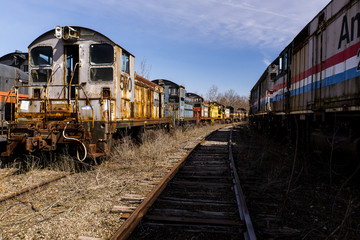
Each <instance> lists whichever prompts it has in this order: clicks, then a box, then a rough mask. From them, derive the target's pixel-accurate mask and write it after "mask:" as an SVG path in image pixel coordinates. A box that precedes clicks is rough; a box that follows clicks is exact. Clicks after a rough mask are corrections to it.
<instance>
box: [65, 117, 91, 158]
mask: <svg viewBox="0 0 360 240" xmlns="http://www.w3.org/2000/svg"><path fill="white" fill-rule="evenodd" d="M70 122H71V121H68V122H67V123H66V125H65V127H64V130H63V137H64V139H68V140H73V141H77V142H79V143H81V145H82V146H83V148H84V152H85V154H84V157H83V158H82V159H80V157H79V151H77V153H76V157H77V159H78V160H79V161H80V162H83V161H84V160H85V159H86V157H87V149H86V147H85V144H84V143H83V142H81V141H80V140H79V139H77V138H72V137H67V136H65V130H66V128H67V126H68V125H69V123H70Z"/></svg>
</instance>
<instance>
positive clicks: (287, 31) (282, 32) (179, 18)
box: [102, 0, 329, 48]
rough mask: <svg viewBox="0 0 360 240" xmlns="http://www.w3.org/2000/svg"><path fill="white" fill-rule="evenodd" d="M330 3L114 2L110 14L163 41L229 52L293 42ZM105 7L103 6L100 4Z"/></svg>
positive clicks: (110, 2) (111, 0)
mask: <svg viewBox="0 0 360 240" xmlns="http://www.w3.org/2000/svg"><path fill="white" fill-rule="evenodd" d="M328 1H329V0H319V1H315V2H314V1H312V0H303V1H287V0H276V1H263V0H252V1H245V0H242V1H238V0H236V1H235V0H197V1H193V0H182V1H168V0H157V1H155V0H148V1H143V0H133V1H121V4H119V3H117V2H116V1H114V0H108V1H107V2H105V4H107V5H108V6H110V7H113V6H114V5H118V7H115V8H113V9H126V10H128V11H131V12H132V13H133V14H135V16H134V19H136V21H141V20H142V21H143V22H144V23H147V24H152V25H156V26H158V28H157V30H155V31H158V32H157V34H162V35H163V36H164V37H166V38H174V39H188V40H191V41H201V42H207V43H216V44H221V45H231V46H233V47H239V48H241V47H247V46H256V47H260V48H261V47H264V48H268V47H278V46H283V45H285V44H287V43H289V42H290V41H291V39H293V37H295V35H296V34H297V33H298V32H299V31H300V30H301V29H302V28H303V27H304V26H305V25H306V24H307V23H308V22H309V21H310V20H311V19H312V18H313V17H314V16H315V15H316V14H317V13H318V12H319V11H320V10H321V9H322V8H323V7H325V5H326V4H327V3H328ZM102 2H103V1H102Z"/></svg>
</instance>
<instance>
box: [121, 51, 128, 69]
mask: <svg viewBox="0 0 360 240" xmlns="http://www.w3.org/2000/svg"><path fill="white" fill-rule="evenodd" d="M121 69H122V71H123V72H126V73H130V68H129V54H128V53H125V52H123V54H122V68H121Z"/></svg>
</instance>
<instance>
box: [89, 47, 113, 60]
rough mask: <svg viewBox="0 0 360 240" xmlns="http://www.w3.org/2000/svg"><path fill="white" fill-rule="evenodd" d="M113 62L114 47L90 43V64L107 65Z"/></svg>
mask: <svg viewBox="0 0 360 240" xmlns="http://www.w3.org/2000/svg"><path fill="white" fill-rule="evenodd" d="M113 62H114V48H113V46H111V45H109V44H92V45H91V46H90V63H91V65H109V64H113Z"/></svg>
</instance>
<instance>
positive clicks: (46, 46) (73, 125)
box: [2, 26, 159, 159]
mask: <svg viewBox="0 0 360 240" xmlns="http://www.w3.org/2000/svg"><path fill="white" fill-rule="evenodd" d="M134 61H135V58H134V56H133V55H132V54H130V53H129V52H128V51H126V50H125V49H124V48H122V47H120V46H119V45H118V44H116V43H115V42H113V41H112V40H110V39H109V38H108V37H106V36H104V35H102V34H101V33H98V32H96V31H94V30H91V29H88V28H84V27H59V26H57V27H56V28H55V31H54V30H51V31H48V32H46V33H44V34H43V35H41V36H39V37H38V38H37V39H36V40H34V41H33V42H32V43H31V44H30V46H29V75H30V76H29V86H28V87H29V98H28V99H26V100H21V99H19V98H17V104H16V107H15V119H14V121H12V122H10V124H9V132H8V145H7V151H6V152H4V153H3V154H2V155H3V156H10V155H11V154H12V153H13V152H14V151H15V150H16V148H17V147H19V148H20V149H23V150H26V151H27V152H35V151H53V150H56V149H57V148H58V147H59V146H60V145H63V144H65V145H66V144H71V145H69V146H71V148H78V152H80V153H79V155H78V158H81V159H85V158H86V157H98V156H104V155H108V154H109V153H110V147H111V145H112V142H113V137H114V136H117V134H116V133H117V132H118V131H119V130H120V129H124V128H132V127H143V126H144V125H147V124H158V123H159V120H156V121H149V120H148V119H147V120H146V122H145V121H137V120H136V119H135V118H134V109H133V108H134V107H133V105H134V101H135V100H134V98H135V96H134V95H135V94H134V92H135V83H134V80H135V73H134ZM74 143H75V144H74ZM79 156H80V157H79Z"/></svg>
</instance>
